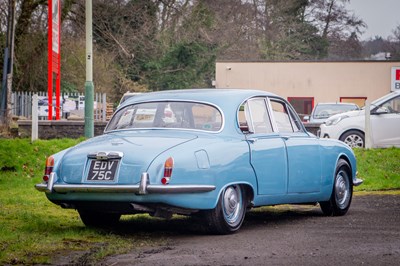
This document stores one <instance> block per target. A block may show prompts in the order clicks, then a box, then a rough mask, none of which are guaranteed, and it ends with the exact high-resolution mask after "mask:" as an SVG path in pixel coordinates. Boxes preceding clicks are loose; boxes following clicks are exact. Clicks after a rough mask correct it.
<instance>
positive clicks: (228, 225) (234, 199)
mask: <svg viewBox="0 0 400 266" xmlns="http://www.w3.org/2000/svg"><path fill="white" fill-rule="evenodd" d="M246 208H247V198H246V191H245V189H244V187H243V186H240V185H232V186H229V187H227V188H225V189H224V190H223V191H222V193H221V195H220V197H219V200H218V203H217V206H216V207H215V209H213V210H209V211H206V213H205V218H206V221H207V225H208V227H209V229H210V230H211V231H212V232H214V233H217V234H230V233H234V232H236V231H237V230H239V228H240V227H241V226H242V223H243V220H244V217H245V214H246Z"/></svg>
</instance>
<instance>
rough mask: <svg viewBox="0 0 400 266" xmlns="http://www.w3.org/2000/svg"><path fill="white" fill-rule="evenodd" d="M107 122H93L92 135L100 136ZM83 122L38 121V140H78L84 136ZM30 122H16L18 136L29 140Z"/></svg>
mask: <svg viewBox="0 0 400 266" xmlns="http://www.w3.org/2000/svg"><path fill="white" fill-rule="evenodd" d="M106 124H107V122H94V135H95V136H98V135H102V134H103V131H104V128H105V126H106ZM84 130H85V122H84V121H62V120H59V121H48V120H45V121H39V130H38V131H39V139H55V138H57V139H61V138H80V137H83V136H84V135H85V133H84V132H85V131H84ZM31 132H32V121H31V120H18V136H19V137H21V138H30V137H31Z"/></svg>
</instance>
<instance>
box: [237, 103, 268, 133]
mask: <svg viewBox="0 0 400 266" xmlns="http://www.w3.org/2000/svg"><path fill="white" fill-rule="evenodd" d="M238 120H239V127H240V129H241V130H242V132H244V133H256V134H262V133H264V134H266V133H271V132H273V130H272V124H271V119H270V116H269V113H268V109H267V104H266V101H265V98H254V99H250V100H248V101H247V102H245V103H244V104H243V105H242V106H241V107H240V110H239V114H238Z"/></svg>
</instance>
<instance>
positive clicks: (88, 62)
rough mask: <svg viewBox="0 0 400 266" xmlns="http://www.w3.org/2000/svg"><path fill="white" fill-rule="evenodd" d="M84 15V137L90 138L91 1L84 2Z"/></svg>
mask: <svg viewBox="0 0 400 266" xmlns="http://www.w3.org/2000/svg"><path fill="white" fill-rule="evenodd" d="M85 13H86V27H85V28H86V82H85V137H86V138H91V137H93V135H94V122H93V120H94V117H93V101H94V96H93V95H94V85H93V32H92V0H86V5H85Z"/></svg>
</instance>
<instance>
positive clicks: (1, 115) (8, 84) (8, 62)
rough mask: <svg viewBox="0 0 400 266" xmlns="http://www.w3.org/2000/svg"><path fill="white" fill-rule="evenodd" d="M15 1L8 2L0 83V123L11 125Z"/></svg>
mask: <svg viewBox="0 0 400 266" xmlns="http://www.w3.org/2000/svg"><path fill="white" fill-rule="evenodd" d="M14 35H15V0H9V1H8V17H7V40H6V47H5V49H4V63H3V79H2V83H1V85H2V86H1V87H2V90H1V95H0V96H1V97H0V99H1V102H0V122H3V123H5V124H6V125H7V126H9V125H10V123H11V93H12V80H13V65H14Z"/></svg>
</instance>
